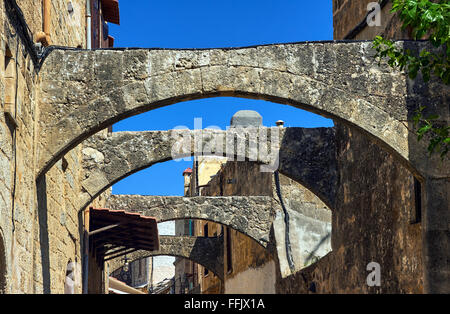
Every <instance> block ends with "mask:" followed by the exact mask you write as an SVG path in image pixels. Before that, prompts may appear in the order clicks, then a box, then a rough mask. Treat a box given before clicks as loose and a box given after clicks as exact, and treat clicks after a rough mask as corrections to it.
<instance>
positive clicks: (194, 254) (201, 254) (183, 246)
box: [109, 236, 224, 280]
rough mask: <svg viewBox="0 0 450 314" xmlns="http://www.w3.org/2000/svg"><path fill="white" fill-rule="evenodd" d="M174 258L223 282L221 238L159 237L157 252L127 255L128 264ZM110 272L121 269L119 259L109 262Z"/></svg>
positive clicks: (137, 252) (136, 252) (140, 252)
mask: <svg viewBox="0 0 450 314" xmlns="http://www.w3.org/2000/svg"><path fill="white" fill-rule="evenodd" d="M163 255H165V256H175V257H182V258H186V259H188V260H191V261H193V262H195V263H197V264H200V265H202V266H203V267H205V268H206V269H208V270H210V271H211V272H213V273H214V274H215V275H216V276H217V277H219V278H220V279H221V280H224V270H223V269H224V267H223V237H221V236H219V237H209V238H208V237H188V236H160V238H159V250H157V251H143V250H139V251H135V252H132V253H130V254H127V258H128V260H129V261H130V262H133V261H137V260H140V259H142V258H146V257H151V256H163ZM109 263H110V264H109V266H110V269H111V270H112V271H111V272H114V271H115V270H117V269H118V268H120V267H121V262H120V259H113V260H111V261H110V262H109Z"/></svg>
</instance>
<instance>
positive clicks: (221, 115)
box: [110, 0, 333, 195]
mask: <svg viewBox="0 0 450 314" xmlns="http://www.w3.org/2000/svg"><path fill="white" fill-rule="evenodd" d="M119 5H120V19H121V25H120V26H117V25H114V24H110V34H111V35H112V36H113V37H114V38H115V47H141V48H153V47H159V48H217V47H242V46H252V45H260V44H273V43H287V42H298V41H317V40H331V39H333V26H332V1H331V0H315V1H303V0H222V1H218V0H191V1H186V0H172V1H170V0H165V1H156V0H133V1H130V0H120V1H119ZM243 109H246V110H256V111H258V112H259V113H260V114H261V115H262V117H263V124H264V125H266V126H273V125H275V121H277V120H280V119H281V120H283V121H285V123H286V126H299V127H321V126H325V127H329V126H332V125H333V122H332V121H331V120H329V119H325V118H323V117H320V116H318V115H315V114H312V113H309V112H307V111H303V110H299V109H296V108H293V107H290V106H286V105H280V104H274V103H270V102H266V101H262V100H251V99H241V98H231V97H219V98H209V99H201V100H195V101H188V102H183V103H179V104H175V105H172V106H168V107H163V108H160V109H156V110H152V111H149V112H147V113H143V114H140V115H137V116H134V117H131V118H129V119H125V120H123V121H121V122H119V123H117V124H115V125H114V127H113V130H114V131H143V130H168V129H173V128H174V127H176V126H180V125H182V126H187V127H189V128H191V129H192V128H193V127H194V119H195V118H201V119H202V125H203V127H204V128H206V127H208V126H212V125H214V126H218V127H220V128H221V129H226V127H227V126H228V125H229V122H230V119H231V117H232V115H233V114H234V113H235V112H237V111H238V110H243ZM191 166H192V162H187V161H180V162H176V161H170V162H165V163H161V164H158V165H155V166H152V167H150V168H148V169H146V170H143V171H140V172H138V173H136V174H133V175H131V176H129V177H127V178H125V179H123V180H122V181H120V182H118V183H117V184H115V185H114V186H113V193H114V194H143V195H182V193H183V177H182V172H183V170H184V169H185V168H187V167H191Z"/></svg>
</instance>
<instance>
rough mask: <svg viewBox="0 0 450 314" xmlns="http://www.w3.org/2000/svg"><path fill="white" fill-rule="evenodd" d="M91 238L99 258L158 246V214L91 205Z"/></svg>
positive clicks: (149, 249)
mask: <svg viewBox="0 0 450 314" xmlns="http://www.w3.org/2000/svg"><path fill="white" fill-rule="evenodd" d="M89 217H90V222H89V238H90V239H91V240H92V241H91V245H92V249H93V250H95V253H96V256H97V257H98V259H99V260H102V261H105V260H108V259H112V258H116V257H119V256H122V255H125V254H129V253H131V252H133V251H136V250H146V251H155V250H158V249H159V237H158V225H157V221H156V218H154V217H146V216H142V215H140V214H139V213H132V212H126V211H123V210H111V209H107V208H92V207H91V208H90V209H89Z"/></svg>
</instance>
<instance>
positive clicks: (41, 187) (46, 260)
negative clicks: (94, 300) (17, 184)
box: [36, 175, 51, 294]
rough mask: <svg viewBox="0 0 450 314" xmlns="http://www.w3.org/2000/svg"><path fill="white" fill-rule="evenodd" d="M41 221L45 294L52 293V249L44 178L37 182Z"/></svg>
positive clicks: (40, 233) (40, 235)
mask: <svg viewBox="0 0 450 314" xmlns="http://www.w3.org/2000/svg"><path fill="white" fill-rule="evenodd" d="M36 191H37V200H38V219H39V242H40V244H41V267H42V280H43V289H44V291H43V292H44V293H45V294H49V293H51V288H50V249H49V239H48V216H47V181H46V178H45V175H44V176H41V178H40V179H39V180H38V181H37V182H36Z"/></svg>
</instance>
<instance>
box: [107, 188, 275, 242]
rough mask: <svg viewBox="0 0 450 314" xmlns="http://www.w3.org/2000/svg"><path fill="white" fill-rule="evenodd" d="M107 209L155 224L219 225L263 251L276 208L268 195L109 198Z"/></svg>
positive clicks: (122, 196) (132, 196)
mask: <svg viewBox="0 0 450 314" xmlns="http://www.w3.org/2000/svg"><path fill="white" fill-rule="evenodd" d="M107 206H108V207H109V208H111V209H117V210H119V209H120V210H125V211H127V212H138V213H139V214H141V215H143V216H148V217H155V218H156V219H157V222H158V223H159V222H165V221H173V220H182V219H200V220H207V221H211V222H214V223H219V224H222V225H225V226H228V227H230V228H233V229H234V230H237V231H239V232H240V233H242V234H245V235H246V236H248V237H250V238H251V239H253V240H254V241H256V242H257V243H258V244H259V245H261V246H262V247H264V248H266V247H267V245H268V243H269V240H270V232H271V229H272V223H273V221H274V219H275V215H276V212H277V211H280V210H281V209H279V208H278V207H279V205H278V203H277V202H275V201H274V199H273V198H272V197H270V196H229V197H216V196H214V197H213V196H211V197H205V196H198V197H181V196H145V195H111V196H110V197H109V199H108V201H107Z"/></svg>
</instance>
